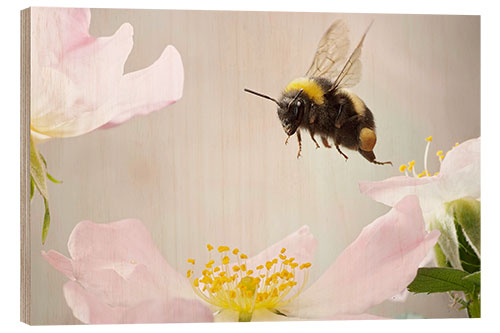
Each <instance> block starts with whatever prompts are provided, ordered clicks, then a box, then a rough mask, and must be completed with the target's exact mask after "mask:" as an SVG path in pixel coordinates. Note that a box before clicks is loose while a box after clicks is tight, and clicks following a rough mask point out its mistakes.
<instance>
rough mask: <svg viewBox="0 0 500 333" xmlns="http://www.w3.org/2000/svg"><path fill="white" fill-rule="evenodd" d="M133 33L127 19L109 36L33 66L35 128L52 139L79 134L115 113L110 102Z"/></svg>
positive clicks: (118, 81) (94, 127)
mask: <svg viewBox="0 0 500 333" xmlns="http://www.w3.org/2000/svg"><path fill="white" fill-rule="evenodd" d="M132 35H133V29H132V26H131V25H130V24H128V23H125V24H123V25H122V26H121V27H120V28H119V29H118V31H117V32H116V33H115V34H114V35H113V36H111V37H102V38H97V39H95V40H94V41H93V42H92V43H87V44H85V45H83V46H82V47H79V48H74V49H71V51H70V52H68V53H65V54H63V56H62V58H61V61H60V62H59V63H58V64H56V65H52V66H50V67H49V66H46V67H40V68H37V67H34V68H33V76H34V77H35V80H34V84H33V85H32V95H33V100H32V115H31V121H32V125H33V127H34V129H35V130H36V131H37V132H40V133H43V134H45V135H49V136H52V137H67V136H77V135H81V134H85V133H87V132H90V131H92V130H94V129H96V128H98V127H100V126H102V125H103V124H105V123H107V122H108V121H110V120H111V119H113V117H115V116H116V115H118V114H119V113H120V112H121V110H119V109H116V108H113V107H109V106H112V105H113V104H114V103H115V101H116V99H117V98H118V96H119V94H120V93H121V92H120V81H121V79H122V75H123V67H124V64H125V61H126V60H127V57H128V55H129V53H130V51H131V50H132V45H133V40H132Z"/></svg>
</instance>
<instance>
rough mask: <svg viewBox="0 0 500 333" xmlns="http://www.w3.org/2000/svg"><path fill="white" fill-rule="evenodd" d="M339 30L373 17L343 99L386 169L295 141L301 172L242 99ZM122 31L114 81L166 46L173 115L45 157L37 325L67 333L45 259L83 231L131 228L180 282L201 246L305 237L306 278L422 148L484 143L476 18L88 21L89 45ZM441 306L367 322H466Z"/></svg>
mask: <svg viewBox="0 0 500 333" xmlns="http://www.w3.org/2000/svg"><path fill="white" fill-rule="evenodd" d="M337 18H343V19H344V20H345V21H346V22H347V24H348V26H349V27H350V28H351V41H352V44H356V43H357V42H358V41H359V38H360V36H361V34H362V33H363V31H364V30H365V29H366V27H367V26H368V24H369V23H370V21H371V20H372V19H374V20H375V21H374V24H373V26H372V28H371V30H370V32H369V34H368V36H367V39H366V41H365V44H364V48H363V55H362V58H361V59H362V62H363V65H364V67H363V70H364V71H363V78H362V80H361V83H360V84H359V85H358V86H356V87H354V88H353V89H352V90H353V91H354V92H355V93H357V94H358V95H359V96H360V97H361V98H362V99H363V100H364V101H365V102H366V103H367V105H368V106H369V107H370V109H371V110H372V111H373V113H374V115H375V118H376V122H377V127H378V139H379V140H378V143H377V146H376V147H375V153H376V155H377V157H378V159H379V160H383V161H385V160H392V161H393V162H394V167H393V168H391V167H388V166H382V167H381V166H376V165H373V164H370V163H368V162H367V161H366V160H364V159H363V158H362V157H361V156H360V155H359V154H358V153H356V152H351V151H346V153H347V154H348V155H349V157H350V158H349V161H348V162H347V163H346V162H345V161H344V159H343V158H342V157H341V156H340V155H339V154H338V153H337V152H336V151H335V150H334V149H333V150H332V149H330V150H328V149H325V148H321V149H318V150H316V149H315V147H314V144H313V143H312V142H311V140H310V139H309V137H308V136H307V135H304V147H303V151H302V158H301V159H299V160H297V159H296V153H297V145H296V140H295V139H293V140H290V142H291V143H292V144H289V145H288V146H285V145H284V144H283V142H284V140H285V138H286V136H285V134H284V132H283V130H282V128H281V125H280V122H279V120H278V118H277V115H276V110H275V106H274V104H273V103H271V102H269V101H266V100H262V99H259V98H256V97H253V96H251V95H248V94H245V93H244V92H243V88H245V87H248V88H252V89H255V90H257V91H261V92H264V93H268V94H270V95H273V96H275V97H278V96H279V93H280V91H281V89H283V88H284V87H285V85H286V84H287V83H288V82H289V81H290V80H291V79H293V78H295V77H298V76H301V75H303V74H304V73H305V71H306V70H307V68H308V67H309V65H310V62H311V60H312V57H313V54H314V51H315V49H316V46H317V43H318V41H319V39H320V37H321V36H322V34H323V33H324V31H325V30H326V29H327V28H328V27H329V25H330V24H331V23H332V22H333V21H334V20H335V19H337ZM124 22H130V23H131V24H132V25H133V27H134V48H133V50H132V53H131V55H130V57H129V59H128V61H127V64H126V68H125V70H126V71H127V72H128V71H134V70H137V69H140V68H143V67H146V66H148V65H150V64H151V63H153V61H154V60H155V59H156V58H157V57H158V56H159V55H160V53H161V52H162V50H163V49H164V48H165V47H166V46H167V45H169V44H172V45H174V46H175V47H176V48H177V49H178V50H179V52H180V54H181V56H182V59H183V62H184V68H185V87H184V96H183V98H182V99H181V100H180V101H179V102H178V103H176V104H174V105H172V106H170V107H168V108H166V109H165V110H162V111H159V112H156V113H154V114H152V115H149V116H146V117H139V118H135V119H133V120H131V121H129V122H127V123H125V124H124V125H121V126H119V127H116V128H113V129H111V130H99V131H95V132H93V133H90V134H88V135H84V136H81V137H77V138H72V139H61V140H53V141H51V142H48V143H46V144H43V145H41V146H40V147H39V148H40V151H41V152H42V153H43V154H44V155H45V157H46V159H47V161H48V165H49V171H50V172H51V174H52V175H54V176H55V177H56V178H58V179H62V180H63V181H64V183H63V184H59V185H57V184H52V183H50V184H49V191H50V195H51V213H52V224H51V227H50V232H49V236H48V240H47V242H46V244H45V245H44V246H42V245H41V243H40V239H41V234H40V233H41V221H42V216H43V209H42V208H43V207H42V203H41V200H40V198H39V197H36V198H35V200H34V202H33V204H32V207H33V211H32V216H31V220H32V221H31V223H32V233H33V236H32V242H33V243H32V279H31V283H32V320H33V323H37V324H68V323H77V322H78V321H77V320H76V319H74V318H73V316H72V314H71V311H70V309H69V308H68V307H67V305H66V303H65V301H64V297H63V293H62V285H63V284H64V282H65V281H66V278H65V277H64V276H63V275H62V274H60V273H58V272H57V271H56V270H54V269H53V268H52V267H50V266H49V265H48V264H47V263H46V262H45V261H44V260H43V259H42V257H41V255H40V251H41V250H42V249H44V250H49V249H55V250H58V251H60V252H62V253H64V254H66V255H67V248H66V242H67V240H68V236H69V234H70V232H71V230H72V229H73V227H74V226H75V225H76V224H77V223H78V222H79V221H81V220H84V219H90V220H92V221H94V222H111V221H116V220H119V219H122V218H128V217H136V218H139V219H141V220H142V221H143V222H144V223H145V224H146V226H147V227H148V229H149V230H150V231H151V233H152V236H153V238H154V241H155V243H156V245H157V246H158V248H159V249H160V250H161V252H162V253H163V255H164V256H165V258H166V259H167V260H168V262H169V263H170V264H171V265H172V266H174V267H176V268H178V269H179V270H181V271H185V269H186V267H187V265H186V261H185V260H186V258H188V257H195V258H200V259H202V258H203V259H204V258H205V256H206V253H205V244H206V243H207V242H211V243H214V244H218V243H224V244H226V245H229V246H237V247H238V248H240V249H242V250H245V251H246V252H247V253H249V254H253V253H256V252H258V251H260V250H261V249H263V248H264V247H265V246H266V245H268V244H271V243H273V242H275V241H277V240H279V239H281V238H282V237H284V236H286V235H288V234H289V233H292V232H293V231H295V230H296V229H298V228H299V227H300V226H302V225H304V224H308V225H309V226H310V227H311V230H312V232H313V234H314V235H315V236H316V238H317V239H318V241H319V247H318V252H317V256H316V261H315V262H314V265H313V268H312V275H311V279H312V280H314V279H315V278H317V277H318V276H319V274H321V273H322V272H323V271H324V270H325V269H326V268H327V267H328V266H329V265H330V264H331V263H332V262H333V261H334V260H335V258H336V256H337V255H338V254H339V253H340V252H341V251H342V250H343V249H344V248H345V247H346V246H347V245H348V244H350V243H351V242H352V241H353V240H354V239H355V238H356V237H357V235H358V234H359V232H360V230H361V229H362V228H363V227H364V226H365V225H367V224H368V223H370V222H371V221H372V220H373V219H375V218H376V217H378V216H380V215H381V214H384V213H385V212H387V211H388V208H387V207H385V206H383V205H381V204H378V203H375V202H374V201H372V200H370V199H369V198H367V197H365V196H363V195H361V194H360V193H359V191H358V187H357V182H358V181H360V180H378V179H383V178H386V177H390V176H394V175H397V174H398V173H399V171H398V167H399V165H400V164H401V163H406V162H407V161H409V160H412V159H415V160H416V161H417V166H418V168H420V169H421V168H422V163H423V152H424V148H425V141H424V138H425V137H427V136H429V135H433V136H434V142H433V146H432V148H431V156H430V161H431V170H432V171H437V170H438V161H437V159H435V158H433V156H434V153H435V152H436V151H437V150H438V149H444V150H445V149H448V148H449V147H451V146H452V145H453V144H454V143H455V142H457V141H458V142H461V141H464V140H466V139H469V138H472V137H477V136H479V135H480V125H479V124H480V115H479V110H480V85H479V82H480V77H479V70H480V53H479V52H480V19H479V17H478V16H468V17H465V16H428V15H358V14H327V13H308V14H303V13H266V12H208V11H206V12H201V11H165V10H154V11H153V10H108V9H98V10H92V22H91V33H92V34H93V35H94V36H106V35H110V34H112V33H114V32H115V31H116V30H117V29H118V27H119V26H120V25H121V24H123V23H124ZM450 303H451V301H450V299H449V298H448V296H446V295H433V296H423V295H422V296H410V297H409V298H408V300H407V302H406V303H403V304H401V303H391V302H385V303H383V304H381V305H379V306H377V307H375V308H374V309H372V311H371V312H372V313H374V314H378V315H384V316H391V317H394V316H398V315H401V314H403V313H406V312H410V313H416V314H419V315H422V316H424V317H428V318H435V317H461V316H465V313H464V312H458V311H457V310H455V309H452V308H450V307H449V304H450Z"/></svg>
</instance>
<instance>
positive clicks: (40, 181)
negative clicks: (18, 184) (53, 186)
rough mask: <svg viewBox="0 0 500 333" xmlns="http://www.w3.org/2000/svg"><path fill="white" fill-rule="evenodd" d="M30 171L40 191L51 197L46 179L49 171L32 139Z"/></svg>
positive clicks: (43, 194) (44, 195)
mask: <svg viewBox="0 0 500 333" xmlns="http://www.w3.org/2000/svg"><path fill="white" fill-rule="evenodd" d="M30 162H31V167H30V172H31V177H32V179H33V182H34V183H35V186H36V188H37V189H38V191H39V192H40V194H41V195H42V196H43V197H44V198H45V199H47V200H48V199H49V192H48V190H47V182H46V181H45V177H46V176H45V175H46V174H47V171H46V170H45V164H44V163H43V159H42V157H41V155H40V153H39V152H38V150H37V149H36V145H35V143H34V142H33V139H31V152H30Z"/></svg>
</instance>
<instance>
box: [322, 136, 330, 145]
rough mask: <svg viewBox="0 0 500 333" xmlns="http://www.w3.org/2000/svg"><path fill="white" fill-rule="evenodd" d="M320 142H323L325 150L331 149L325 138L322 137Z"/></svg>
mask: <svg viewBox="0 0 500 333" xmlns="http://www.w3.org/2000/svg"><path fill="white" fill-rule="evenodd" d="M321 141H322V142H323V146H325V147H326V148H332V146H330V144H329V143H328V139H327V138H326V137H324V136H322V137H321Z"/></svg>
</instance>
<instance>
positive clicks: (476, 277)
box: [462, 271, 481, 287]
mask: <svg viewBox="0 0 500 333" xmlns="http://www.w3.org/2000/svg"><path fill="white" fill-rule="evenodd" d="M462 279H463V280H467V281H470V282H472V283H474V284H475V285H476V286H479V287H480V286H481V272H480V271H479V272H475V273H472V274H469V275H467V276H464V277H463V278H462Z"/></svg>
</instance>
